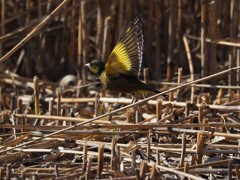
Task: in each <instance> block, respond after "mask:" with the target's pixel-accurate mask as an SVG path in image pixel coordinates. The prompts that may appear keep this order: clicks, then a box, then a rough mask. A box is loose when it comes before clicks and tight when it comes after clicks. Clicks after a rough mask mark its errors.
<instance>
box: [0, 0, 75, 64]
mask: <svg viewBox="0 0 240 180" xmlns="http://www.w3.org/2000/svg"><path fill="white" fill-rule="evenodd" d="M70 1H71V0H64V1H63V2H61V4H59V5H58V6H57V7H56V8H55V9H54V10H53V11H52V12H51V13H50V14H49V15H48V16H46V17H45V18H44V19H43V20H42V21H41V22H40V23H39V24H38V25H36V26H35V27H34V28H33V29H32V31H31V32H29V33H28V34H27V35H26V36H25V37H24V38H23V39H22V40H21V41H20V42H19V43H18V44H17V45H15V46H14V47H13V48H12V49H11V50H10V51H8V52H7V53H6V54H5V55H4V56H3V57H1V58H0V64H1V63H3V62H5V61H6V60H8V58H9V57H11V55H13V54H14V53H15V52H16V51H17V50H18V49H19V48H21V47H22V46H23V45H24V44H25V43H26V42H28V41H29V40H30V39H31V38H32V37H34V36H36V35H37V34H38V33H40V32H41V31H40V30H42V28H43V27H44V26H45V25H47V24H48V23H49V22H50V21H51V20H52V18H53V17H54V16H55V15H56V14H57V13H58V12H59V11H60V10H61V9H62V8H63V7H64V6H65V5H66V4H67V3H69V2H70Z"/></svg>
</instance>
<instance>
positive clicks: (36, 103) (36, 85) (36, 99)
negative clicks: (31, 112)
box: [33, 76, 40, 115]
mask: <svg viewBox="0 0 240 180" xmlns="http://www.w3.org/2000/svg"><path fill="white" fill-rule="evenodd" d="M33 84H34V109H35V115H39V112H40V109H39V82H38V77H37V76H35V77H34V78H33Z"/></svg>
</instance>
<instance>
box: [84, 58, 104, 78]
mask: <svg viewBox="0 0 240 180" xmlns="http://www.w3.org/2000/svg"><path fill="white" fill-rule="evenodd" d="M85 66H86V67H88V69H89V70H90V71H91V72H92V73H93V74H96V75H97V76H100V75H101V74H102V72H103V71H104V70H105V64H104V63H103V62H102V61H100V60H96V59H94V60H92V61H91V62H90V63H88V64H85Z"/></svg>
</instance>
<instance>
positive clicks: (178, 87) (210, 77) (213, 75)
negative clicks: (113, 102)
mask: <svg viewBox="0 0 240 180" xmlns="http://www.w3.org/2000/svg"><path fill="white" fill-rule="evenodd" d="M237 69H240V66H237V67H234V68H231V69H227V70H224V71H221V72H218V73H215V74H212V75H209V76H206V77H203V78H200V79H197V80H195V81H191V82H188V83H185V84H183V85H180V86H177V87H174V88H171V89H168V90H166V91H163V92H161V93H158V94H155V95H153V96H150V97H148V98H145V99H143V100H140V101H138V102H135V103H133V104H129V105H126V106H124V107H121V108H119V109H116V110H113V111H112V112H109V113H105V114H103V115H100V116H98V117H94V118H92V119H89V120H86V121H84V122H80V123H77V124H75V125H73V126H70V127H67V128H63V129H61V130H59V131H56V132H53V133H50V134H47V135H45V136H43V137H40V138H39V139H37V140H31V141H28V142H26V143H23V144H20V145H17V146H15V147H12V148H8V149H6V150H3V151H0V153H5V152H8V151H10V150H13V149H15V148H19V147H22V146H25V145H28V144H31V143H33V142H35V141H38V140H41V139H43V138H46V137H51V136H53V135H56V134H59V133H62V132H64V131H67V130H70V129H73V128H74V127H76V126H81V125H84V124H88V123H91V122H94V121H96V120H98V119H101V118H104V117H107V116H109V115H111V114H114V113H117V112H120V111H123V110H126V109H128V108H131V107H134V106H138V105H141V104H143V103H146V102H147V101H149V100H151V99H154V98H157V97H158V96H160V95H163V94H166V93H169V92H172V91H176V90H177V89H180V88H183V87H187V86H189V85H191V84H195V83H199V82H202V81H205V80H209V79H212V78H214V77H217V76H219V75H223V74H225V73H228V72H230V71H233V70H237Z"/></svg>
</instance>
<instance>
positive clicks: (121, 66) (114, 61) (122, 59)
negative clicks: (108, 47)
mask: <svg viewBox="0 0 240 180" xmlns="http://www.w3.org/2000/svg"><path fill="white" fill-rule="evenodd" d="M131 68H132V64H131V59H130V57H129V54H128V51H127V49H126V47H125V46H124V44H123V43H121V42H118V43H117V45H116V46H115V48H114V49H113V51H112V53H111V54H110V56H109V59H108V60H107V63H106V65H105V70H106V74H107V76H114V75H117V74H119V73H122V74H129V73H130V71H131Z"/></svg>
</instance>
